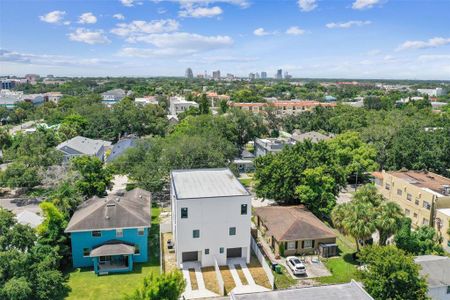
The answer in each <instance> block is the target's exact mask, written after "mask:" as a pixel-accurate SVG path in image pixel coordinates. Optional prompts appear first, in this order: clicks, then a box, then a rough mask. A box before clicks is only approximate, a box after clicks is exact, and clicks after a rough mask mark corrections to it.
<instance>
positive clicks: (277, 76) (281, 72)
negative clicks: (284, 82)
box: [275, 69, 283, 79]
mask: <svg viewBox="0 0 450 300" xmlns="http://www.w3.org/2000/svg"><path fill="white" fill-rule="evenodd" d="M275 78H276V79H283V70H282V69H279V70H277V75H276V76H275Z"/></svg>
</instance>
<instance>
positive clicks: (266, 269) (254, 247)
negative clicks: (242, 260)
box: [251, 237, 275, 289]
mask: <svg viewBox="0 0 450 300" xmlns="http://www.w3.org/2000/svg"><path fill="white" fill-rule="evenodd" d="M251 247H252V250H253V252H255V254H256V257H257V258H258V260H259V263H260V264H261V266H262V267H263V269H264V272H266V275H267V278H269V282H270V285H271V286H272V289H274V286H275V277H274V276H273V273H272V269H271V268H270V266H269V265H268V264H267V262H266V259H265V258H264V255H263V254H262V252H261V250H259V247H258V245H257V244H256V241H255V239H254V238H253V237H252V240H251Z"/></svg>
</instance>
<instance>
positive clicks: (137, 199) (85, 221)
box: [65, 188, 151, 232]
mask: <svg viewBox="0 0 450 300" xmlns="http://www.w3.org/2000/svg"><path fill="white" fill-rule="evenodd" d="M150 208H151V194H150V192H148V191H145V190H142V189H140V188H136V189H133V190H131V191H128V192H126V193H124V194H123V195H119V194H115V195H108V197H106V198H98V197H93V198H91V199H89V200H87V201H85V202H83V203H82V204H81V205H80V206H79V207H78V209H77V211H76V212H75V213H74V215H73V216H72V218H71V219H70V222H69V224H68V225H67V228H66V230H65V232H76V231H91V230H105V229H117V228H137V227H150V223H151V215H150Z"/></svg>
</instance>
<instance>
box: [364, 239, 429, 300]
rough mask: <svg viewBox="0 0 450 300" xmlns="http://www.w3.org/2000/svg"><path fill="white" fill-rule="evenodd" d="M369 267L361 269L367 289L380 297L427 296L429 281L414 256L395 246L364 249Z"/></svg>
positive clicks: (420, 298)
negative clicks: (423, 275) (421, 271)
mask: <svg viewBox="0 0 450 300" xmlns="http://www.w3.org/2000/svg"><path fill="white" fill-rule="evenodd" d="M360 260H361V262H363V263H364V264H365V265H366V267H365V269H364V270H363V271H362V272H361V273H362V282H363V284H364V289H365V290H366V291H367V292H368V293H369V294H370V295H371V296H372V297H373V298H374V299H376V300H385V299H398V300H423V299H428V297H427V283H426V281H425V279H424V278H423V277H421V276H420V275H419V266H418V265H416V264H415V262H414V260H413V257H412V256H409V255H407V254H405V252H404V251H403V250H400V249H397V248H396V247H395V246H384V247H381V246H373V247H366V248H364V249H363V250H361V252H360Z"/></svg>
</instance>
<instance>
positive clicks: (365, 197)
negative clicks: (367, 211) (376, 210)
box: [353, 183, 384, 207]
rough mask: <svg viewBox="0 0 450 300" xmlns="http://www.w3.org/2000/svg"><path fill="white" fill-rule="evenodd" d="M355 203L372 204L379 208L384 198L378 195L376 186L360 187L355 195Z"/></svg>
mask: <svg viewBox="0 0 450 300" xmlns="http://www.w3.org/2000/svg"><path fill="white" fill-rule="evenodd" d="M353 201H357V202H365V203H371V204H372V205H373V206H375V207H376V206H379V205H380V204H381V203H382V202H383V201H384V199H383V196H382V195H381V194H379V193H378V190H377V188H376V187H375V185H374V184H371V183H369V184H366V185H363V186H362V187H360V188H359V189H358V190H357V191H356V192H355V194H354V195H353Z"/></svg>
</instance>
